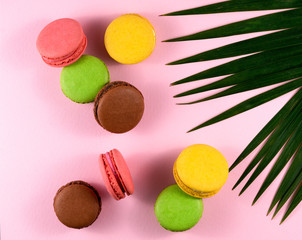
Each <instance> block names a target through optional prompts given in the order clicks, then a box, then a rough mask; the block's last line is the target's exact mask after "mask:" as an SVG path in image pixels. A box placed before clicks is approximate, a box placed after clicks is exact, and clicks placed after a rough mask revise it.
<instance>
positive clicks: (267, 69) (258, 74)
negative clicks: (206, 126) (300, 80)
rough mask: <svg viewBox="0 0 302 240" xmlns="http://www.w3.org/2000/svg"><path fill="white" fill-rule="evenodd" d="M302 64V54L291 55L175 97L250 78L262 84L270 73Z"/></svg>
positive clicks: (221, 86)
mask: <svg viewBox="0 0 302 240" xmlns="http://www.w3.org/2000/svg"><path fill="white" fill-rule="evenodd" d="M301 65H302V55H297V56H293V57H289V58H288V59H284V60H280V61H278V62H275V63H271V64H266V65H262V66H260V67H257V68H252V69H247V70H245V71H242V72H239V73H237V74H234V75H231V76H229V77H226V78H224V79H222V80H219V81H216V82H213V83H211V84H207V85H205V86H202V87H198V88H194V89H192V90H189V91H186V92H183V93H180V94H177V95H175V96H174V97H184V96H188V95H192V94H196V93H202V92H205V91H210V90H214V89H219V88H223V87H229V86H232V85H235V84H238V83H242V82H250V80H251V81H253V80H254V81H259V82H260V84H262V82H261V81H262V80H263V79H265V78H266V76H267V75H269V74H275V73H279V72H281V71H284V70H288V69H291V68H295V67H297V66H301ZM298 71H299V70H298ZM299 76H301V75H297V77H299ZM273 77H274V78H275V77H276V76H273ZM285 77H286V76H285ZM275 83H278V81H276V80H275ZM269 85H270V84H269ZM194 103H195V102H194Z"/></svg>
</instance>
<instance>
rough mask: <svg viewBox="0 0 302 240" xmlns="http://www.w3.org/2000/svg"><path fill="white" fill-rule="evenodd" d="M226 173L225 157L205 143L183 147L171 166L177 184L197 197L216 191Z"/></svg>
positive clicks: (207, 195)
mask: <svg viewBox="0 0 302 240" xmlns="http://www.w3.org/2000/svg"><path fill="white" fill-rule="evenodd" d="M228 173H229V168H228V163H227V161H226V159H225V157H224V156H223V155H222V154H221V153H220V152H219V151H218V150H217V149H215V148H213V147H211V146H208V145H205V144H195V145H191V146H189V147H187V148H186V149H184V150H183V151H182V152H181V154H180V155H179V157H178V158H177V160H176V161H175V163H174V167H173V175H174V178H175V181H176V183H177V184H178V186H179V187H180V188H181V189H182V190H183V191H184V192H186V193H187V194H189V195H191V196H193V197H197V198H207V197H211V196H213V195H215V194H216V193H218V192H219V190H220V189H221V188H222V186H223V185H224V184H225V182H226V180H227V178H228Z"/></svg>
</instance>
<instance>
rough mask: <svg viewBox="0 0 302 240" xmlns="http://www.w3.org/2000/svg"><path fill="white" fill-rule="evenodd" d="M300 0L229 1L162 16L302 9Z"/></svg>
mask: <svg viewBox="0 0 302 240" xmlns="http://www.w3.org/2000/svg"><path fill="white" fill-rule="evenodd" d="M301 6H302V2H301V1H300V0H280V1H275V0H265V1H263V0H258V1H256V0H250V1H240V0H237V1H227V2H221V3H216V4H211V5H207V6H203V7H197V8H191V9H187V10H182V11H177V12H172V13H167V14H163V15H162V16H180V15H194V14H210V13H226V12H242V11H256V10H275V9H286V8H296V7H301Z"/></svg>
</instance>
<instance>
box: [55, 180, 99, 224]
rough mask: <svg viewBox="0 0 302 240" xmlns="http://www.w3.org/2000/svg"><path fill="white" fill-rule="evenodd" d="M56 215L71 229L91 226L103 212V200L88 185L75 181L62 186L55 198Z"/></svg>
mask: <svg viewBox="0 0 302 240" xmlns="http://www.w3.org/2000/svg"><path fill="white" fill-rule="evenodd" d="M53 206H54V210H55V213H56V215H57V217H58V219H59V220H60V222H62V223H63V224H64V225H66V226H67V227H71V228H84V227H88V226H90V225H91V224H92V223H93V222H94V221H95V220H96V219H97V217H98V215H99V213H100V211H101V198H100V196H99V195H98V193H97V191H96V190H95V189H94V188H93V187H92V186H90V185H89V184H88V183H85V182H83V181H73V182H70V183H68V184H66V185H64V186H62V187H61V188H60V189H59V190H58V191H57V194H56V196H55V198H54V203H53Z"/></svg>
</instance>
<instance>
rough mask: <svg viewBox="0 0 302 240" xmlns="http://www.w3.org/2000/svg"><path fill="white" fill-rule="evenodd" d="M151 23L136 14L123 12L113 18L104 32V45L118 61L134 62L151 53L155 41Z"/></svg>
mask: <svg viewBox="0 0 302 240" xmlns="http://www.w3.org/2000/svg"><path fill="white" fill-rule="evenodd" d="M155 35H156V34H155V31H154V28H153V26H152V24H151V23H150V22H149V21H148V20H147V19H146V18H144V17H142V16H140V15H138V14H125V15H122V16H120V17H118V18H116V19H115V20H113V21H112V22H111V23H110V25H109V26H108V28H107V29H106V32H105V47H106V49H107V52H108V53H109V55H110V56H111V57H112V58H113V59H114V60H116V61H117V62H119V63H123V64H135V63H139V62H141V61H143V60H145V59H146V58H147V57H149V56H150V55H151V53H152V52H153V50H154V47H155V43H156V36H155Z"/></svg>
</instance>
